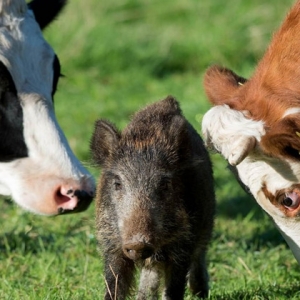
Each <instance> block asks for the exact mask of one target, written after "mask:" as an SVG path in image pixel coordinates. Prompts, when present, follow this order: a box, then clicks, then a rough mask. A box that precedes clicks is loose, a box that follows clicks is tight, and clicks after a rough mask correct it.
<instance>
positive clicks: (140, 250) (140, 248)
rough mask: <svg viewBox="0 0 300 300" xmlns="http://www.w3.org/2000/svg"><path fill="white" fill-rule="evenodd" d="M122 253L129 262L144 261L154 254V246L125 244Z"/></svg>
mask: <svg viewBox="0 0 300 300" xmlns="http://www.w3.org/2000/svg"><path fill="white" fill-rule="evenodd" d="M123 252H124V254H125V255H126V257H128V258H129V259H131V260H134V261H137V260H144V259H147V258H148V257H150V256H152V255H153V254H154V246H153V245H152V244H149V243H144V242H136V243H127V244H124V245H123Z"/></svg>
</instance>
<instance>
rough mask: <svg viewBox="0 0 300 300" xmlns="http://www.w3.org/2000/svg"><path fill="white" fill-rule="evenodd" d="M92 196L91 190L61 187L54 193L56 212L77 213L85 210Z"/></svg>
mask: <svg viewBox="0 0 300 300" xmlns="http://www.w3.org/2000/svg"><path fill="white" fill-rule="evenodd" d="M93 197H94V193H93V191H85V190H80V189H76V190H73V189H68V190H66V189H65V188H64V187H61V188H60V189H59V190H58V191H57V193H56V202H57V203H58V214H67V213H78V212H82V211H84V210H86V209H87V208H88V207H89V205H90V204H91V202H92V200H93Z"/></svg>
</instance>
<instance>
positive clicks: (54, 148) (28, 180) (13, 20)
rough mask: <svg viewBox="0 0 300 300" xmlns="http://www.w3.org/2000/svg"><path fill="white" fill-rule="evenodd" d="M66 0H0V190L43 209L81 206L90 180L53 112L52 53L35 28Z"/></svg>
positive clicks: (55, 65)
mask: <svg viewBox="0 0 300 300" xmlns="http://www.w3.org/2000/svg"><path fill="white" fill-rule="evenodd" d="M65 3H66V0H33V1H32V2H30V3H29V4H28V5H27V4H26V2H25V0H0V138H1V143H0V194H2V195H10V196H11V197H12V198H13V199H14V200H15V202H17V203H18V204H19V205H20V206H21V207H23V208H25V209H27V210H29V211H32V212H35V213H38V214H44V215H55V214H58V213H63V212H72V211H73V212H76V211H82V210H85V209H86V208H87V207H88V205H89V204H90V202H91V200H92V197H93V195H94V189H95V185H94V181H93V179H92V177H91V175H90V174H89V173H88V172H87V171H86V170H85V169H84V168H83V167H82V165H81V164H80V163H79V161H78V160H77V159H76V157H75V156H74V154H73V153H72V151H71V149H70V147H69V145H68V142H67V140H66V138H65V136H64V134H63V132H62V130H61V129H60V127H59V125H58V123H57V120H56V118H55V114H54V105H53V95H54V93H55V90H56V86H57V83H58V79H59V76H60V64H59V60H58V58H57V56H56V55H55V53H54V51H53V50H52V48H51V47H50V45H49V44H48V43H47V42H46V41H45V40H44V38H43V36H42V32H41V30H42V29H43V28H44V27H45V26H47V25H48V24H49V23H50V22H51V21H52V20H53V19H54V18H55V17H56V16H57V14H58V13H59V12H60V11H61V9H62V8H63V6H64V5H65Z"/></svg>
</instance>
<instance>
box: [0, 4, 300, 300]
mask: <svg viewBox="0 0 300 300" xmlns="http://www.w3.org/2000/svg"><path fill="white" fill-rule="evenodd" d="M292 3H293V1H291V0H287V1H277V0H264V1H261V0H252V1H246V0H228V1H221V0H214V1H208V0H207V1H197V0H172V1H171V0H165V1H158V0H139V1H138V0H115V1H99V0H85V1H79V0H70V4H69V5H68V7H67V8H66V10H65V11H64V13H63V15H61V17H60V18H59V19H58V20H57V21H56V22H55V23H54V24H52V25H51V26H50V27H49V28H48V29H47V30H46V33H45V35H46V38H47V40H48V41H49V43H50V44H51V45H52V46H53V48H54V49H55V50H56V52H57V54H58V56H59V57H60V61H61V64H62V73H63V74H64V75H65V77H63V78H61V80H60V83H59V89H58V92H57V94H56V97H55V104H56V114H57V118H58V121H59V123H60V124H61V127H62V128H63V130H64V132H65V134H66V136H67V138H68V140H69V142H70V145H71V147H72V148H73V150H74V152H75V153H76V155H77V156H78V157H79V158H80V159H81V160H82V161H83V162H84V164H85V165H86V166H87V167H88V168H89V170H90V171H91V172H92V173H93V174H94V175H95V177H98V176H99V170H97V169H95V168H92V167H91V162H90V155H89V140H90V137H91V134H92V131H93V124H94V122H95V120H96V119H97V118H106V119H109V120H111V121H112V122H114V123H115V124H116V125H117V126H119V127H120V128H123V127H124V126H125V125H126V124H127V122H128V120H129V118H130V116H131V115H132V114H133V113H134V112H135V111H136V110H138V109H139V108H141V107H143V106H144V105H146V104H147V103H151V102H154V101H156V100H159V99H162V98H164V97H165V96H167V95H169V94H172V95H173V96H175V97H176V98H177V99H178V100H179V101H180V102H181V107H182V110H183V112H184V114H185V116H186V117H187V118H188V120H189V121H190V122H191V123H192V124H193V125H194V126H195V128H197V130H198V131H199V132H200V130H201V128H200V122H201V118H202V115H203V114H204V113H205V112H206V111H207V109H208V108H209V104H208V102H207V100H206V98H205V95H204V92H203V88H202V77H203V74H204V71H205V69H206V68H207V67H208V66H209V65H210V64H212V63H219V64H223V65H226V66H228V67H230V68H232V69H234V70H235V71H236V72H238V73H240V74H241V75H243V76H250V75H251V74H252V72H253V70H254V68H255V65H256V63H257V61H258V59H259V58H260V57H261V56H262V54H263V53H264V50H265V48H266V47H267V45H268V43H269V40H270V38H271V36H272V32H273V31H274V30H275V29H276V28H278V26H279V25H280V23H281V21H282V19H283V17H284V15H285V13H286V12H287V10H288V9H289V7H290V5H291V4H292ZM212 160H213V164H214V174H215V182H216V193H217V201H218V208H217V216H216V226H215V232H214V238H213V241H212V243H211V247H210V250H209V255H208V266H209V273H210V277H211V282H210V286H211V293H210V299H226V300H227V299H228V300H230V299H233V300H234V299H257V300H258V299H300V288H299V282H300V272H299V267H298V264H297V263H296V260H295V259H294V257H293V255H292V253H291V251H290V250H289V249H288V247H287V246H286V244H285V242H284V240H283V239H282V237H281V236H280V234H279V233H278V231H277V230H276V229H275V227H274V225H273V223H272V221H271V220H270V219H269V217H268V216H267V215H266V214H265V213H264V212H263V211H262V210H261V209H260V208H259V207H258V205H257V204H256V202H255V201H254V200H253V199H252V198H251V197H249V196H248V195H246V194H245V193H244V192H243V190H242V189H241V188H240V187H239V186H238V184H237V183H236V181H235V179H234V178H233V176H232V175H231V174H230V172H229V171H228V170H227V168H226V163H225V162H224V160H223V159H222V158H221V157H220V156H219V155H216V154H212ZM1 207H2V209H1V212H0V219H1V222H2V225H1V229H0V270H1V271H0V299H14V300H15V299H22V300H27V299H30V300H40V299H49V300H52V299H53V300H54V299H72V300H77V299H78V300H79V299H102V298H103V291H104V279H103V273H102V263H101V259H100V255H99V253H98V252H97V246H96V240H95V232H94V205H92V206H91V207H90V209H89V210H88V211H86V212H84V213H81V214H78V215H69V216H62V217H55V218H47V217H40V216H35V215H33V214H29V213H26V212H24V211H22V210H21V209H20V208H18V207H17V206H15V205H14V204H12V202H11V201H10V200H8V199H3V200H2V205H1ZM186 299H192V296H191V295H190V294H189V292H188V291H187V293H186Z"/></svg>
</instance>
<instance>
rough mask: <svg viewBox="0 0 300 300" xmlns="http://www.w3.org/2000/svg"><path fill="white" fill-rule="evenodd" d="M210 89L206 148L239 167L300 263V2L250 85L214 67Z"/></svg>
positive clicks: (206, 84) (206, 80)
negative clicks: (210, 104)
mask: <svg viewBox="0 0 300 300" xmlns="http://www.w3.org/2000/svg"><path fill="white" fill-rule="evenodd" d="M204 87H205V90H206V93H207V96H208V98H209V99H210V101H211V102H212V103H213V104H214V105H215V106H214V107H213V108H211V109H210V110H209V111H208V112H207V113H206V114H205V116H204V118H203V122H202V131H203V134H204V136H205V139H206V143H207V144H208V145H209V146H211V147H213V148H215V149H216V150H217V151H219V152H220V153H221V154H222V155H223V156H224V157H225V158H226V159H227V160H228V162H229V163H230V164H231V165H233V166H235V167H236V169H237V172H238V175H239V177H240V179H241V181H242V182H243V183H244V184H245V185H246V186H247V187H248V188H249V189H250V191H251V193H252V194H253V196H254V197H255V199H256V200H257V202H258V203H259V205H260V206H261V207H262V208H263V209H264V210H265V211H266V212H267V213H268V214H269V215H270V216H271V217H272V218H273V220H274V222H275V223H276V225H277V227H278V228H279V230H280V231H281V232H282V234H283V236H284V237H285V239H286V241H287V243H288V244H289V246H290V247H291V249H292V251H293V253H294V255H295V257H296V259H297V261H298V263H300V1H297V2H296V4H295V5H294V7H293V8H292V9H291V11H290V12H289V13H288V15H287V17H286V19H285V21H284V22H283V24H282V26H281V27H280V29H279V30H278V32H276V33H275V35H274V37H273V40H272V42H271V44H270V46H269V48H268V49H267V51H266V53H265V55H264V57H263V58H262V60H261V61H260V62H259V64H258V66H257V69H256V71H255V72H254V75H253V76H252V77H251V78H250V79H249V80H246V79H244V78H242V77H240V76H238V75H237V74H235V73H234V72H232V71H231V70H229V69H226V68H223V67H219V66H213V67H211V68H209V69H208V70H207V72H206V74H205V78H204Z"/></svg>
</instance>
